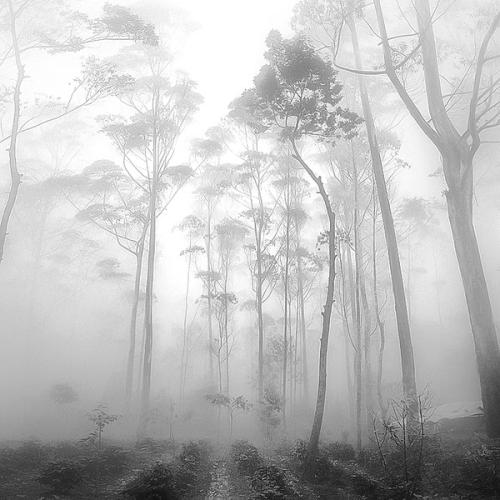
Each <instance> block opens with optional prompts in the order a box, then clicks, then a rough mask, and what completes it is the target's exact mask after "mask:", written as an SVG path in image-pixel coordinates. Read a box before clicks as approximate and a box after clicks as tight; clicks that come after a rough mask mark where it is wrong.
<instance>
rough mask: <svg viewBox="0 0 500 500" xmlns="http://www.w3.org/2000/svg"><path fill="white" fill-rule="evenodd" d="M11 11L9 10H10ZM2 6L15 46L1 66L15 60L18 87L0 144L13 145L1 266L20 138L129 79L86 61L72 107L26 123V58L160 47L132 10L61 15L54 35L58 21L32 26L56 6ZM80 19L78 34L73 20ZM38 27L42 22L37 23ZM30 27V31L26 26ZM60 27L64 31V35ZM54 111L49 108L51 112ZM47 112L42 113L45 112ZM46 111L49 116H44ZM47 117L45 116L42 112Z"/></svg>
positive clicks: (34, 0)
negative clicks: (112, 45) (139, 44)
mask: <svg viewBox="0 0 500 500" xmlns="http://www.w3.org/2000/svg"><path fill="white" fill-rule="evenodd" d="M5 5H6V6H5ZM5 5H2V6H0V15H1V16H5V19H6V25H7V26H8V30H9V34H10V44H9V45H7V47H6V49H5V50H4V51H3V52H2V53H1V54H0V66H1V65H2V64H4V63H5V62H6V61H8V60H9V59H10V58H12V57H13V58H14V61H15V68H16V83H15V86H14V91H13V95H12V118H11V126H10V131H9V134H8V135H7V136H5V137H3V138H1V139H0V143H2V142H5V141H8V142H9V147H8V151H9V169H10V178H11V186H10V190H9V195H8V198H7V201H6V204H5V207H4V209H3V212H2V218H1V220H0V261H1V260H2V259H3V254H4V247H5V240H6V238H7V230H8V225H9V221H10V217H11V215H12V212H13V210H14V206H15V204H16V200H17V195H18V191H19V186H20V184H21V173H20V171H19V168H18V157H17V153H18V139H19V136H20V134H22V133H25V132H28V131H30V130H33V129H35V128H38V127H40V126H42V125H44V124H46V123H49V122H52V121H54V120H58V119H59V118H62V117H63V116H66V115H68V114H70V113H72V112H74V111H76V110H78V109H81V108H83V107H84V106H88V105H91V104H93V103H94V102H96V101H97V100H99V99H101V98H103V97H106V96H109V95H114V94H116V92H118V91H119V90H120V89H121V88H123V86H124V85H127V84H128V78H127V77H123V76H120V75H118V74H117V73H116V71H115V68H114V67H113V65H111V64H108V63H100V62H99V61H98V60H97V59H96V58H95V57H91V58H89V59H88V60H87V62H86V63H85V65H84V67H83V71H82V75H81V77H79V78H77V79H75V85H74V87H73V89H72V91H71V93H70V95H69V97H68V99H67V102H66V103H65V104H64V105H62V107H61V106H60V105H59V106H52V109H54V108H55V109H56V110H57V111H56V113H53V112H52V114H51V115H50V116H49V117H46V118H40V113H38V115H37V116H34V117H31V118H26V119H25V120H24V121H22V115H21V110H22V102H21V93H22V85H23V83H24V80H25V79H26V72H25V66H24V59H23V58H24V55H25V54H26V53H27V52H31V51H36V50H46V51H51V52H61V51H77V50H81V49H83V48H84V47H85V46H88V45H91V44H94V43H98V42H102V41H109V40H116V41H118V40H119V41H123V40H135V41H138V40H143V41H145V42H146V43H151V44H156V43H157V38H156V35H155V33H154V29H153V27H152V26H151V25H149V24H146V23H144V22H143V21H142V20H141V19H140V18H139V17H137V16H136V15H135V14H133V13H131V12H130V11H129V10H128V9H125V8H123V7H117V6H113V5H106V6H105V8H104V15H103V17H100V18H96V19H90V18H88V16H85V15H81V14H79V13H75V12H67V11H65V12H64V13H61V12H58V13H57V14H56V17H58V18H59V19H58V21H59V22H60V24H57V26H58V28H57V29H56V30H55V29H54V28H53V27H54V25H55V24H54V18H51V19H50V21H49V20H48V19H46V22H45V24H43V23H41V24H42V25H41V26H38V27H37V29H33V27H32V26H29V23H30V22H31V19H32V18H38V17H39V16H38V13H39V12H42V11H45V10H47V11H48V12H50V11H51V10H54V9H53V8H52V7H53V6H52V5H50V4H49V5H46V2H40V1H38V0H27V1H23V2H21V1H18V2H16V0H7V2H6V4H5ZM75 18H78V19H79V24H78V28H77V29H76V30H75V26H74V20H75ZM38 22H39V21H38ZM26 23H28V26H26ZM60 26H63V28H62V29H60ZM49 109H50V108H49ZM42 111H43V110H42ZM45 111H46V110H45ZM42 115H43V112H42Z"/></svg>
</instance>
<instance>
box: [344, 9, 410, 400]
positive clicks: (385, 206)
mask: <svg viewBox="0 0 500 500" xmlns="http://www.w3.org/2000/svg"><path fill="white" fill-rule="evenodd" d="M348 25H349V28H350V31H351V35H352V44H353V49H354V55H355V60H356V67H357V68H358V69H362V64H361V56H360V49H359V43H358V36H357V31H356V24H355V22H354V18H353V17H352V15H350V16H349V17H348ZM358 82H359V89H360V94H361V104H362V109H363V117H364V119H365V124H366V131H367V135H368V142H369V145H370V154H371V158H372V166H373V173H374V177H375V184H376V186H377V195H378V199H379V204H380V211H381V215H382V222H383V226H384V234H385V240H386V244H387V253H388V257H389V268H390V271H391V281H392V291H393V295H394V307H395V311H396V322H397V327H398V337H399V348H400V352H401V369H402V381H403V393H404V395H405V397H406V398H407V399H415V397H416V394H417V383H416V377H415V360H414V356H413V345H412V340H411V333H410V323H409V320H408V309H407V306H406V297H405V290H404V283H403V275H402V272H401V262H400V258H399V249H398V242H397V239H396V231H395V229H394V220H393V217H392V211H391V205H390V202H389V195H388V192H387V185H386V181H385V175H384V168H383V165H382V158H381V156H380V150H379V146H378V141H377V136H376V131H375V122H374V119H373V115H372V110H371V105H370V100H369V98H368V92H367V91H366V87H365V84H364V81H363V77H362V76H358Z"/></svg>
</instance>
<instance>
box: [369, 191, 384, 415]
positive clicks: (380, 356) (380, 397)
mask: <svg viewBox="0 0 500 500" xmlns="http://www.w3.org/2000/svg"><path fill="white" fill-rule="evenodd" d="M372 196H373V219H372V270H373V307H374V309H375V319H376V322H377V328H378V331H379V336H380V341H379V349H378V356H377V401H378V406H379V409H380V413H381V415H382V417H383V418H385V416H386V413H387V405H386V404H385V403H384V398H383V394H382V374H383V370H384V351H385V324H384V322H383V321H382V318H381V316H380V303H379V299H378V273H377V195H376V192H375V183H374V184H373V194H372Z"/></svg>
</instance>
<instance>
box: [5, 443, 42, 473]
mask: <svg viewBox="0 0 500 500" xmlns="http://www.w3.org/2000/svg"><path fill="white" fill-rule="evenodd" d="M46 451H47V450H46V449H45V448H44V447H43V446H42V445H41V444H40V443H39V442H38V441H25V442H24V443H22V444H21V446H19V447H18V448H16V449H14V450H13V452H12V455H11V456H12V458H13V461H14V464H15V465H16V466H20V467H29V468H34V467H38V466H40V464H41V463H42V462H43V460H44V459H45V458H46Z"/></svg>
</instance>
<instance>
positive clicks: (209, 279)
mask: <svg viewBox="0 0 500 500" xmlns="http://www.w3.org/2000/svg"><path fill="white" fill-rule="evenodd" d="M210 210H211V209H210V207H208V211H209V214H208V219H207V244H206V246H207V302H208V367H209V370H210V385H212V384H213V382H214V360H213V348H214V345H213V343H214V334H213V329H212V315H213V309H212V258H211V248H212V220H211V218H212V217H211V214H210Z"/></svg>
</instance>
